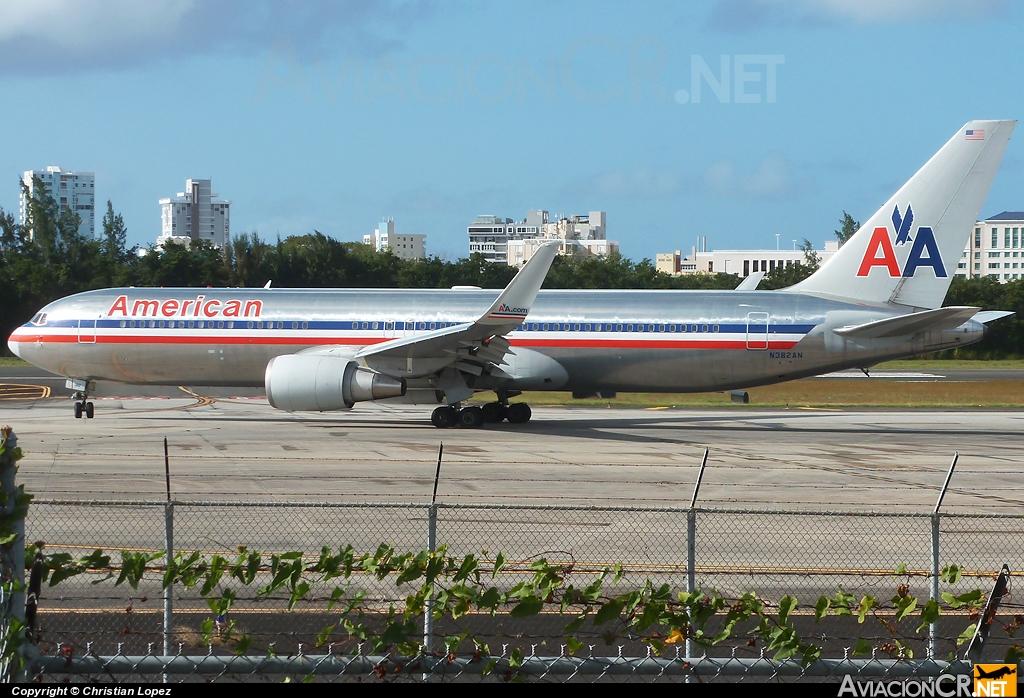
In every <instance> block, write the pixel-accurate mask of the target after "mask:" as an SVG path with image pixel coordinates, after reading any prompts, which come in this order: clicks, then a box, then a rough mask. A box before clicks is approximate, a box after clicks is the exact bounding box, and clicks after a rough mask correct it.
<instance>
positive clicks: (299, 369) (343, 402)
mask: <svg viewBox="0 0 1024 698" xmlns="http://www.w3.org/2000/svg"><path fill="white" fill-rule="evenodd" d="M265 382H266V386H267V399H268V400H269V401H270V404H271V406H273V407H276V408H277V409H279V410H286V411H288V412H328V411H331V410H344V409H349V408H350V407H352V405H354V404H356V403H357V402H363V401H366V400H382V399H384V398H389V397H401V396H403V395H405V380H404V379H401V378H391V377H390V376H385V375H384V374H382V373H377V372H376V371H372V370H370V369H368V368H365V367H363V366H360V365H359V364H357V363H356V362H355V361H351V360H349V359H344V358H341V357H338V356H325V355H322V354H285V355H283V356H275V357H274V358H273V359H271V360H270V363H268V364H267V373H266V376H265Z"/></svg>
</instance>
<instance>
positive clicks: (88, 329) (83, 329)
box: [78, 319, 96, 344]
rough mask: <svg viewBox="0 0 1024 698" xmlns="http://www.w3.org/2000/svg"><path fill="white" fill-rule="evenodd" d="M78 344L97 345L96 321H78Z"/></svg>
mask: <svg viewBox="0 0 1024 698" xmlns="http://www.w3.org/2000/svg"><path fill="white" fill-rule="evenodd" d="M78 343H79V344H95V343H96V320H95V319H92V320H79V321H78Z"/></svg>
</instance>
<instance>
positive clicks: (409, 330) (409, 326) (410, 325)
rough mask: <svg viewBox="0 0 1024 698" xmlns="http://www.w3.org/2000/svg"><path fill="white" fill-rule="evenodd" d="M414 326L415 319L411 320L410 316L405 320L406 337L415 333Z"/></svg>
mask: <svg viewBox="0 0 1024 698" xmlns="http://www.w3.org/2000/svg"><path fill="white" fill-rule="evenodd" d="M415 328H416V321H415V320H413V319H412V318H410V319H408V320H406V321H405V336H406V337H412V336H413V335H414V334H416V333H415V332H414V330H415Z"/></svg>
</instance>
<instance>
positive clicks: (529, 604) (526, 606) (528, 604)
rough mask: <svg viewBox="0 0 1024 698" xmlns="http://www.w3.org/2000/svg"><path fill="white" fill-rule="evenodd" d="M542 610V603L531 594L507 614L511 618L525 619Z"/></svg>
mask: <svg viewBox="0 0 1024 698" xmlns="http://www.w3.org/2000/svg"><path fill="white" fill-rule="evenodd" d="M542 608H544V601H543V600H542V599H541V598H539V597H537V596H534V595H532V594H531V595H530V596H527V597H526V598H524V599H523V600H521V601H520V602H519V603H518V604H516V605H515V607H514V608H513V609H512V610H511V611H509V613H508V614H509V616H511V617H512V618H525V617H527V616H535V615H537V614H538V613H540V610H541V609H542Z"/></svg>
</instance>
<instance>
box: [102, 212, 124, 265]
mask: <svg viewBox="0 0 1024 698" xmlns="http://www.w3.org/2000/svg"><path fill="white" fill-rule="evenodd" d="M127 244H128V229H127V228H125V227H124V218H122V217H121V214H120V213H118V214H115V213H114V205H113V204H111V203H110V200H109V199H108V200H107V214H106V215H105V216H103V254H104V255H105V256H107V257H108V258H110V259H112V260H117V261H122V260H124V259H125V257H126V256H127V251H126V249H125V247H126V245H127Z"/></svg>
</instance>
